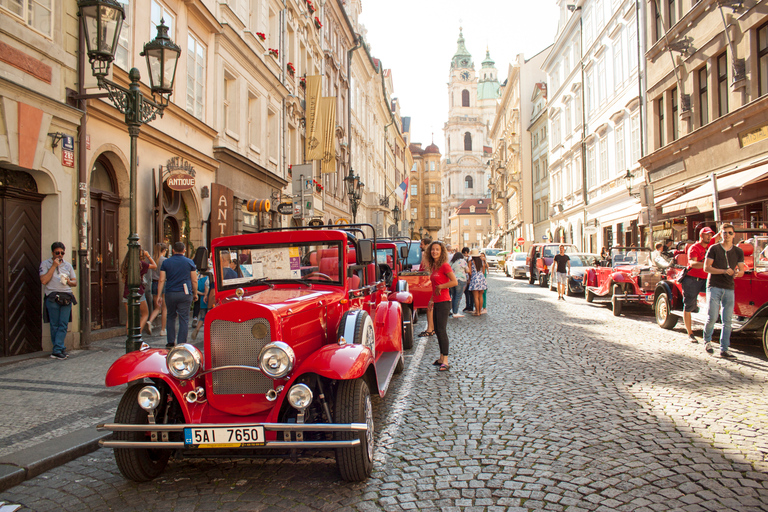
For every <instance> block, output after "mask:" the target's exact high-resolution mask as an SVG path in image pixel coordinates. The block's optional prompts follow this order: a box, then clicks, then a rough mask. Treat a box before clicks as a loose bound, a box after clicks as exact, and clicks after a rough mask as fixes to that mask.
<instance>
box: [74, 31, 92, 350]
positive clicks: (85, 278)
mask: <svg viewBox="0 0 768 512" xmlns="http://www.w3.org/2000/svg"><path fill="white" fill-rule="evenodd" d="M77 26H78V30H79V37H78V38H79V40H80V41H79V50H78V55H77V61H78V62H77V82H78V96H79V97H80V98H79V99H78V100H77V108H79V109H80V110H81V111H82V112H83V116H82V117H81V118H80V126H78V127H77V188H78V190H77V196H76V197H77V223H76V224H77V241H78V248H77V254H78V260H79V263H80V281H79V282H78V285H80V290H79V291H80V346H81V347H84V346H88V345H89V344H90V343H91V271H90V265H89V264H88V208H87V202H88V199H89V198H88V189H89V187H88V181H87V177H88V169H87V168H86V165H87V159H86V153H85V152H86V144H85V143H86V140H85V139H86V136H87V133H88V131H87V129H86V127H87V124H88V112H87V101H88V100H86V99H84V98H82V96H84V95H85V86H84V83H83V82H84V81H85V69H84V68H85V65H84V62H83V61H84V59H85V53H86V51H85V37H83V25H82V24H81V23H78V24H77Z"/></svg>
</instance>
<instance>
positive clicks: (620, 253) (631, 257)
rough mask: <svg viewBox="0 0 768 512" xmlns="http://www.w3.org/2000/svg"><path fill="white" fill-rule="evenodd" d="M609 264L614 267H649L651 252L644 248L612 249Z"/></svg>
mask: <svg viewBox="0 0 768 512" xmlns="http://www.w3.org/2000/svg"><path fill="white" fill-rule="evenodd" d="M611 263H612V264H613V266H616V265H650V264H651V250H650V249H648V248H646V247H614V248H613V249H611Z"/></svg>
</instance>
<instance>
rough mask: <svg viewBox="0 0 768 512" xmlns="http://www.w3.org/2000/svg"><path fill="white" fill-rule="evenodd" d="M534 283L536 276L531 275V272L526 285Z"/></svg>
mask: <svg viewBox="0 0 768 512" xmlns="http://www.w3.org/2000/svg"><path fill="white" fill-rule="evenodd" d="M535 282H536V275H535V274H534V273H533V270H531V275H530V276H528V284H533V283H535Z"/></svg>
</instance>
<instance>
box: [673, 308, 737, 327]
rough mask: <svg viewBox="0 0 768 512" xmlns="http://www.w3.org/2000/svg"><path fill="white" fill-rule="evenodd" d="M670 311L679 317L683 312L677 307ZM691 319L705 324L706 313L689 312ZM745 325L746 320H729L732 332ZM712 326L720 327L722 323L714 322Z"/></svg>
mask: <svg viewBox="0 0 768 512" xmlns="http://www.w3.org/2000/svg"><path fill="white" fill-rule="evenodd" d="M670 313H672V314H673V315H675V316H679V317H680V318H683V312H682V311H680V310H678V309H673V310H672V311H671V312H670ZM691 321H693V322H695V323H697V324H701V325H706V323H707V315H706V314H703V313H691ZM746 325H747V323H746V322H739V321H738V320H736V319H734V320H731V331H733V332H738V331H741V330H742V329H744V327H746ZM714 328H715V329H722V328H723V324H721V323H720V322H716V323H715V327H714Z"/></svg>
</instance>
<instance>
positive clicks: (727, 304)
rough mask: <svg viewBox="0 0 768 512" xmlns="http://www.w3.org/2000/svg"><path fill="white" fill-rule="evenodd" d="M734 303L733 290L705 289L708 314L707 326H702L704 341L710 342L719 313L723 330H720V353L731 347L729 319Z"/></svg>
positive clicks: (731, 316)
mask: <svg viewBox="0 0 768 512" xmlns="http://www.w3.org/2000/svg"><path fill="white" fill-rule="evenodd" d="M735 302H736V300H735V296H734V293H733V290H726V289H725V288H716V287H714V286H713V287H710V288H707V304H709V314H708V316H707V325H705V326H704V341H706V342H708V341H712V331H713V330H714V329H715V322H716V321H717V313H718V312H720V316H721V319H722V323H723V328H722V329H721V330H720V352H725V351H726V350H728V347H730V346H731V319H732V318H733V306H734V304H735ZM721 305H722V309H721V307H720V306H721Z"/></svg>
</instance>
